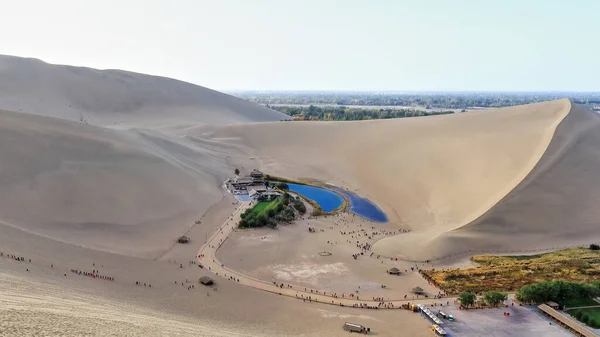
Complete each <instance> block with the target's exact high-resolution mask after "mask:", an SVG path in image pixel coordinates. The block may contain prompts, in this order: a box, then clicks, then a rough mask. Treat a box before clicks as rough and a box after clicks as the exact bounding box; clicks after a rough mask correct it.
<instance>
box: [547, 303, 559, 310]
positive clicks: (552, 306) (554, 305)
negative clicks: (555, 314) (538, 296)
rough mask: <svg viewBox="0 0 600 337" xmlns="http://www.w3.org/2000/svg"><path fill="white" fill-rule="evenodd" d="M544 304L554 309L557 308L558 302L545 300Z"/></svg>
mask: <svg viewBox="0 0 600 337" xmlns="http://www.w3.org/2000/svg"><path fill="white" fill-rule="evenodd" d="M546 305H547V306H549V307H550V308H552V309H554V310H558V307H559V305H558V303H556V302H546Z"/></svg>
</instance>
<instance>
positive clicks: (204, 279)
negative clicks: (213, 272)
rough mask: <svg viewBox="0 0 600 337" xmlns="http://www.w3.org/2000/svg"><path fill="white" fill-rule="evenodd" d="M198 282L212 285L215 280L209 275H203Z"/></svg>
mask: <svg viewBox="0 0 600 337" xmlns="http://www.w3.org/2000/svg"><path fill="white" fill-rule="evenodd" d="M198 282H200V283H202V284H204V285H205V286H211V285H213V284H214V282H213V280H212V279H211V278H210V277H208V276H202V277H201V278H200V279H199V280H198Z"/></svg>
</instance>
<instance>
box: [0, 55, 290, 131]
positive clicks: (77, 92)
mask: <svg viewBox="0 0 600 337" xmlns="http://www.w3.org/2000/svg"><path fill="white" fill-rule="evenodd" d="M0 109H5V110H11V111H16V112H25V113H30V114H37V115H43V116H51V117H57V118H63V119H68V120H72V121H84V122H87V123H90V124H97V125H104V126H113V127H115V126H118V127H145V128H150V127H152V128H156V127H160V128H163V127H165V126H178V125H189V124H230V123H241V122H262V121H279V120H285V119H289V117H288V116H287V115H284V114H282V113H280V112H277V111H274V110H271V109H267V108H265V107H263V106H261V105H258V104H254V103H251V102H248V101H245V100H242V99H239V98H236V97H233V96H230V95H227V94H224V93H221V92H218V91H214V90H211V89H208V88H204V87H201V86H197V85H194V84H191V83H186V82H182V81H178V80H174V79H170V78H166V77H159V76H151V75H145V74H139V73H133V72H128V71H123V70H112V69H111V70H98V69H92V68H86V67H74V66H66V65H53V64H48V63H45V62H43V61H40V60H37V59H32V58H21V57H15V56H7V55H0Z"/></svg>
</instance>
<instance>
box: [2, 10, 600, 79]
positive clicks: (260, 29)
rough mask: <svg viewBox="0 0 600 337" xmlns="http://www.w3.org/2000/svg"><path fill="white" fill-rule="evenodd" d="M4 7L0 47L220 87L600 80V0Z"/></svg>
mask: <svg viewBox="0 0 600 337" xmlns="http://www.w3.org/2000/svg"><path fill="white" fill-rule="evenodd" d="M0 6H1V7H0V8H2V18H1V19H0V54H10V55H17V56H30V57H36V58H40V59H42V60H44V61H47V62H50V63H61V64H72V65H84V66H90V67H95V68H119V69H125V70H131V71H137V72H143V73H150V74H156V75H163V76H168V77H173V78H177V79H181V80H185V81H190V82H193V83H196V84H199V85H203V86H206V87H210V88H214V89H219V90H231V89H261V90H263V89H272V90H292V89H303V90H510V91H516V90H553V91H554V90H573V91H593V90H600V44H599V41H600V1H599V0H589V1H585V0H539V1H538V0H514V1H513V0H497V1H487V0H473V1H468V0H464V1H461V0H452V1H451V0H439V1H434V0H430V1H428V0H414V1H408V0H407V1H404V0H389V1H385V0H364V1H353V0H343V1H334V0H318V1H312V0H293V1H292V0H289V1H288V0H273V1H268V0H241V1H233V0H209V1H205V0H189V1H188V0H164V1H158V0H156V1H155V0H137V1H129V0H118V1H112V0H101V1H92V0H52V1H49V0H40V1H29V0H18V1H16V0H0Z"/></svg>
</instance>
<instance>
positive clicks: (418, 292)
mask: <svg viewBox="0 0 600 337" xmlns="http://www.w3.org/2000/svg"><path fill="white" fill-rule="evenodd" d="M412 292H413V293H415V294H417V295H422V294H423V293H424V290H423V288H421V287H414V288H412Z"/></svg>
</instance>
